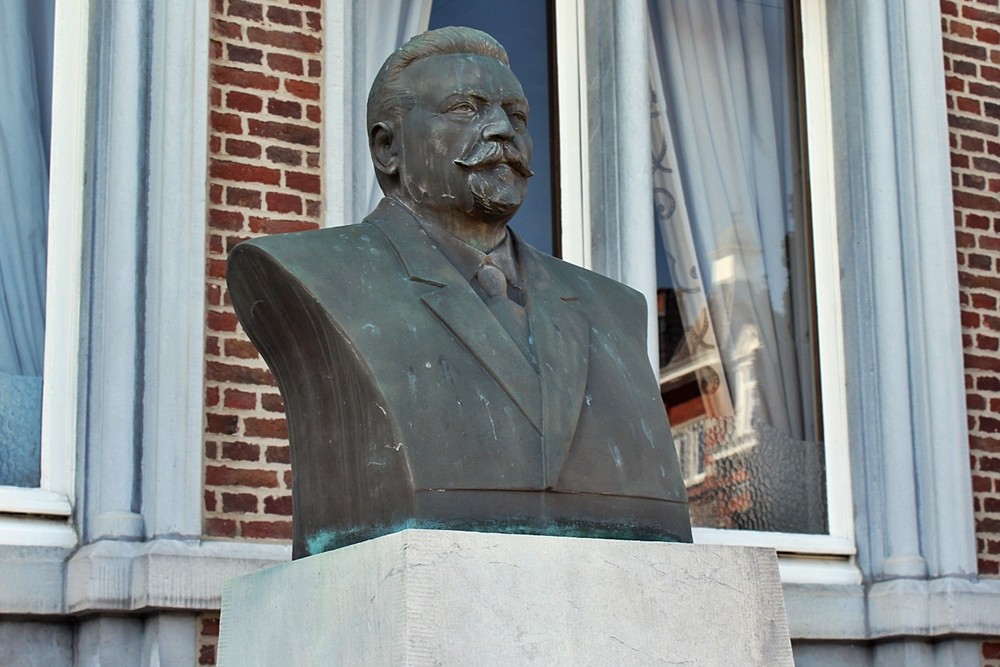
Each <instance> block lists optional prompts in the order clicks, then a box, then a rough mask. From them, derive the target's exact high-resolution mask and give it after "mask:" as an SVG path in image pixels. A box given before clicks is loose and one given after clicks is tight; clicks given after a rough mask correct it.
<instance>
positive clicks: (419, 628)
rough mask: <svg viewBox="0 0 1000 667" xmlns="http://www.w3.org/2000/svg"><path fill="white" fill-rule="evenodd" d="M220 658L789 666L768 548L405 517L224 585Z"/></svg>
mask: <svg viewBox="0 0 1000 667" xmlns="http://www.w3.org/2000/svg"><path fill="white" fill-rule="evenodd" d="M219 664H220V665H224V666H228V667H237V666H239V667H246V666H253V665H277V666H281V667H286V666H290V665H296V666H303V667H308V666H312V665H468V664H491V665H524V664H537V665H659V664H671V665H677V664H683V665H767V666H768V667H773V666H776V665H789V666H790V665H792V653H791V645H790V643H789V639H788V624H787V620H786V618H785V609H784V604H783V601H782V596H781V585H780V582H779V580H778V567H777V560H776V558H775V555H774V551H773V550H770V549H760V548H746V547H725V546H706V545H691V544H665V543H659V542H632V541H619V540H600V539H584V538H571V537H544V536H537V535H500V534H495V533H471V532H454V531H433V530H407V531H403V532H401V533H396V534H393V535H387V536H385V537H380V538H378V539H375V540H371V541H368V542H363V543H360V544H354V545H351V546H348V547H344V548H342V549H338V550H336V551H331V552H327V553H324V554H320V555H317V556H312V557H310V558H305V559H302V560H298V561H294V562H292V563H288V564H286V565H281V566H278V567H275V568H271V569H269V570H266V571H264V572H260V573H258V574H253V575H248V576H245V577H241V578H239V579H236V580H233V581H231V582H229V583H228V584H227V586H226V591H225V594H224V598H223V606H222V635H221V638H220V646H219Z"/></svg>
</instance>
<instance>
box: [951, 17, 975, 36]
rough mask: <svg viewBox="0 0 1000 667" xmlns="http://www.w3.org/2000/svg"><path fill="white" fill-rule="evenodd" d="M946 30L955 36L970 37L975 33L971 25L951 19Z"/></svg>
mask: <svg viewBox="0 0 1000 667" xmlns="http://www.w3.org/2000/svg"><path fill="white" fill-rule="evenodd" d="M948 32H949V33H950V34H952V35H954V36H956V37H967V38H970V39H971V38H972V37H973V36H974V35H975V31H974V30H973V28H972V26H971V25H969V24H968V23H962V22H960V21H952V22H951V26H950V29H949V30H948Z"/></svg>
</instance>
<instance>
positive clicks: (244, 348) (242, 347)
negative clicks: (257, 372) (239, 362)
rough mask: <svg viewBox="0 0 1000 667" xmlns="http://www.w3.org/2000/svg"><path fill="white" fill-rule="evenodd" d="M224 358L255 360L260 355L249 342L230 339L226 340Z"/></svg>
mask: <svg viewBox="0 0 1000 667" xmlns="http://www.w3.org/2000/svg"><path fill="white" fill-rule="evenodd" d="M226 356H227V357H238V358H240V359H256V358H257V357H259V356H260V354H259V353H258V352H257V348H256V347H254V344H253V343H251V342H250V341H248V340H242V339H238V340H237V339H232V338H230V339H228V340H226Z"/></svg>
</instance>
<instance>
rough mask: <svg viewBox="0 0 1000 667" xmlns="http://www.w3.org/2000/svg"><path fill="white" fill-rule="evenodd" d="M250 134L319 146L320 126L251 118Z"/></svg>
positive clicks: (291, 142)
mask: <svg viewBox="0 0 1000 667" xmlns="http://www.w3.org/2000/svg"><path fill="white" fill-rule="evenodd" d="M248 124H249V129H250V134H252V135H254V136H257V137H266V138H268V139H277V140H279V141H287V142H288V143H290V144H302V145H306V146H319V128H316V127H308V126H306V125H297V124H295V123H277V122H272V121H261V120H256V119H253V118H251V119H250V120H249V123H248Z"/></svg>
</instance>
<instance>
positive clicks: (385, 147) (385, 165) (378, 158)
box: [368, 123, 399, 175]
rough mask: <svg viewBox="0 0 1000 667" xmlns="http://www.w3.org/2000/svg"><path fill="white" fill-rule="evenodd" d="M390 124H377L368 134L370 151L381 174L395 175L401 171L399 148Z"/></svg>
mask: <svg viewBox="0 0 1000 667" xmlns="http://www.w3.org/2000/svg"><path fill="white" fill-rule="evenodd" d="M394 139H395V134H394V133H393V131H392V126H391V125H389V124H388V123H375V124H374V125H372V128H371V130H369V132H368V150H370V151H371V154H372V161H373V162H374V163H375V168H376V169H378V170H379V172H381V173H383V174H387V175H394V174H396V172H398V171H399V146H398V145H397V144H396V142H395V141H394Z"/></svg>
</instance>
